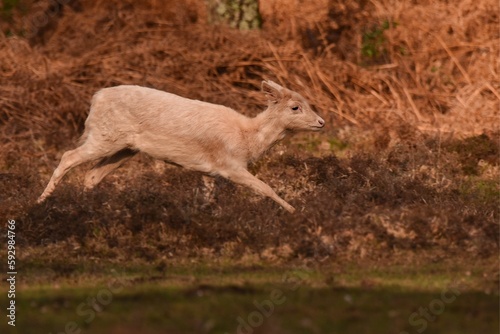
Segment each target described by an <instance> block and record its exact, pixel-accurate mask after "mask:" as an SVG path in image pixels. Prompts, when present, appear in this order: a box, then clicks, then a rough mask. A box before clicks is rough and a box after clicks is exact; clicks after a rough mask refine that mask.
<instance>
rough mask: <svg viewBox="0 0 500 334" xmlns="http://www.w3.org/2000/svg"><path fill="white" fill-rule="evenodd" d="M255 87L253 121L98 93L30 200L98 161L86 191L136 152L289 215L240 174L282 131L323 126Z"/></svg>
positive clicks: (143, 91) (290, 100) (125, 93)
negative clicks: (75, 143)
mask: <svg viewBox="0 0 500 334" xmlns="http://www.w3.org/2000/svg"><path fill="white" fill-rule="evenodd" d="M262 88H263V91H264V93H266V95H267V96H268V100H269V106H268V108H267V110H265V111H264V112H262V113H261V114H259V115H257V116H256V117H254V118H249V117H246V116H244V115H242V114H240V113H238V112H236V111H235V110H233V109H231V108H227V107H224V106H221V105H216V104H212V103H207V102H203V101H197V100H191V99H187V98H183V97H180V96H177V95H174V94H170V93H166V92H162V91H159V90H155V89H151V88H145V87H139V86H126V85H124V86H117V87H112V88H105V89H102V90H100V91H99V92H97V93H96V94H95V95H94V97H93V99H92V105H91V108H90V112H89V116H88V118H87V120H86V122H85V132H84V134H83V136H82V145H81V146H80V147H78V148H76V149H74V150H71V151H68V152H66V153H64V155H63V157H62V159H61V162H60V164H59V166H58V167H57V168H56V170H55V171H54V174H53V175H52V178H51V180H50V181H49V184H48V185H47V187H46V189H45V191H44V192H43V193H42V195H41V196H40V198H39V199H38V202H42V201H43V200H44V199H45V198H46V197H47V196H49V195H50V194H51V193H52V192H53V190H54V188H55V186H56V185H57V183H58V182H59V181H60V179H61V178H62V177H63V176H64V174H65V173H66V172H67V171H69V170H70V169H71V168H73V167H75V166H77V165H79V164H81V163H83V162H86V161H98V162H97V164H96V165H95V166H94V167H93V168H92V169H91V170H90V171H89V172H88V173H87V174H86V176H85V188H86V189H91V188H93V187H94V186H95V185H97V184H98V183H99V182H100V181H101V180H102V179H103V178H104V177H105V176H106V175H107V174H109V173H110V172H111V171H113V170H114V169H116V168H117V167H119V166H120V165H121V164H123V163H124V162H125V161H127V160H128V159H130V158H131V157H132V156H134V155H135V154H136V153H137V152H139V151H141V152H144V153H146V154H148V155H150V156H152V157H154V158H157V159H161V160H165V161H167V162H170V163H174V164H177V165H180V166H182V167H184V168H187V169H191V170H197V171H200V172H203V173H207V174H209V175H221V176H223V177H225V178H228V179H230V180H232V181H234V182H236V183H239V184H243V185H246V186H249V187H250V188H252V189H254V190H255V191H256V192H257V193H259V194H261V195H264V196H268V197H270V198H272V199H273V200H275V201H276V202H278V203H279V204H280V205H282V206H283V207H284V208H285V209H286V210H288V211H290V212H293V211H294V208H293V207H292V206H290V205H289V204H288V203H286V202H285V201H284V200H283V199H281V198H280V197H279V196H278V195H277V194H276V193H275V192H274V191H273V190H272V189H271V188H270V187H269V186H268V185H267V184H265V183H264V182H262V181H260V180H259V179H257V178H256V177H255V176H253V175H252V174H250V173H249V172H248V171H247V164H248V162H249V161H253V160H256V159H258V158H259V157H260V156H261V155H262V154H263V153H264V152H265V151H266V150H268V149H269V148H270V147H271V146H272V145H274V144H275V143H276V142H277V141H279V140H281V139H283V138H284V137H285V135H286V134H287V133H288V132H290V131H295V130H319V129H320V128H321V127H323V125H324V121H323V120H322V119H321V118H320V117H319V116H317V115H316V114H315V113H314V112H313V111H312V110H311V109H310V107H309V105H308V104H307V102H306V101H305V100H304V99H303V98H302V97H301V96H300V95H299V94H297V93H295V92H292V91H290V90H288V89H286V88H283V87H281V86H279V85H278V84H276V83H274V82H271V81H264V82H263V84H262ZM295 108H297V109H295ZM294 109H295V110H294Z"/></svg>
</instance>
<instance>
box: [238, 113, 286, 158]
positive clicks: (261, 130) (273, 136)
mask: <svg viewBox="0 0 500 334" xmlns="http://www.w3.org/2000/svg"><path fill="white" fill-rule="evenodd" d="M286 134H287V131H286V129H285V126H284V125H283V124H281V123H280V121H279V119H278V118H277V117H275V116H274V115H273V113H272V112H271V110H269V109H267V110H265V111H264V112H262V113H260V114H259V115H257V116H256V117H255V118H252V119H251V123H250V128H249V131H248V137H247V140H248V141H247V143H248V151H249V152H248V153H249V158H250V160H256V159H258V158H259V157H260V156H261V155H262V154H264V153H265V152H266V151H267V150H269V149H270V148H271V147H273V146H274V145H275V144H276V143H277V142H278V141H280V140H282V139H283V138H284V137H285V136H286Z"/></svg>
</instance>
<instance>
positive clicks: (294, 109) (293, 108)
mask: <svg viewBox="0 0 500 334" xmlns="http://www.w3.org/2000/svg"><path fill="white" fill-rule="evenodd" d="M299 109H300V107H299V106H295V107H292V110H293V111H297V110H299Z"/></svg>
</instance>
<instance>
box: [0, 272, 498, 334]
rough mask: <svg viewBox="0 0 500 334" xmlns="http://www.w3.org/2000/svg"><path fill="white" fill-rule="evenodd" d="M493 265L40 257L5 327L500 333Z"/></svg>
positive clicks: (3, 329) (26, 330)
mask: <svg viewBox="0 0 500 334" xmlns="http://www.w3.org/2000/svg"><path fill="white" fill-rule="evenodd" d="M490 267H491V266H490V265H483V264H474V265H472V266H471V265H470V264H468V265H459V264H452V265H450V264H430V265H429V264H426V265H419V266H412V265H392V266H388V267H387V266H384V267H382V266H380V267H377V266H374V265H370V266H366V267H365V266H363V265H360V264H357V265H354V264H351V265H348V266H342V265H329V266H321V267H320V268H316V269H311V268H305V267H294V266H291V265H288V266H269V265H234V264H232V265H231V264H229V263H223V262H222V263H203V262H193V263H191V264H190V263H188V262H185V263H180V264H172V265H168V266H166V267H158V266H153V265H147V264H143V263H142V264H141V263H139V264H131V265H129V266H125V267H123V266H118V265H116V264H111V263H108V264H91V265H89V264H86V263H77V264H76V265H75V264H73V265H71V270H64V269H63V270H62V271H61V269H62V268H61V266H60V265H57V264H53V263H52V264H49V263H47V266H46V267H45V268H42V267H41V266H37V265H30V268H32V269H31V270H30V271H29V272H24V274H23V275H20V277H19V279H20V281H19V282H18V293H17V296H16V303H17V324H16V328H15V329H16V330H17V331H13V328H12V327H10V326H7V324H6V321H3V322H2V323H1V324H0V331H1V332H2V333H15V332H16V333H23V334H24V333H26V334H29V333H54V334H55V333H97V334H99V333H226V332H227V333H237V332H238V326H240V327H241V328H240V333H401V332H402V331H405V332H408V333H419V330H421V329H422V331H423V330H428V332H429V333H447V334H449V333H497V332H498V312H499V307H498V290H495V291H488V288H487V287H486V286H485V285H484V280H483V276H484V272H485V270H487V269H488V268H490ZM33 268H35V269H33ZM36 268H38V269H36ZM51 268H52V269H54V270H52V269H51ZM60 272H63V273H64V274H62V275H59V274H58V273H60ZM27 276H29V277H27ZM35 277H36V279H35V280H32V279H31V278H35ZM32 282H36V283H34V284H33V283H32ZM1 298H2V299H5V298H6V297H5V296H4V295H2V297H1ZM2 305H5V301H4V300H2ZM259 308H260V310H259ZM432 310H434V313H433V312H432ZM415 312H416V313H415ZM426 317H427V318H426ZM243 322H244V323H245V325H242V323H243ZM252 325H253V326H252ZM243 327H245V328H243ZM424 327H425V329H423V328H424Z"/></svg>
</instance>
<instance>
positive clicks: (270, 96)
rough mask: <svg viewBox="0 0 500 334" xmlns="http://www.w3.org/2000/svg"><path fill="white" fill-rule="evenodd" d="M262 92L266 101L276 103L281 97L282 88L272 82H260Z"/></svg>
mask: <svg viewBox="0 0 500 334" xmlns="http://www.w3.org/2000/svg"><path fill="white" fill-rule="evenodd" d="M262 91H263V92H264V94H265V95H266V97H267V100H268V101H269V102H272V103H278V101H279V100H281V98H282V97H283V94H282V87H281V86H280V85H278V84H277V83H275V82H273V81H270V80H268V81H262Z"/></svg>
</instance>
